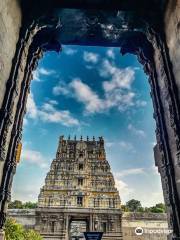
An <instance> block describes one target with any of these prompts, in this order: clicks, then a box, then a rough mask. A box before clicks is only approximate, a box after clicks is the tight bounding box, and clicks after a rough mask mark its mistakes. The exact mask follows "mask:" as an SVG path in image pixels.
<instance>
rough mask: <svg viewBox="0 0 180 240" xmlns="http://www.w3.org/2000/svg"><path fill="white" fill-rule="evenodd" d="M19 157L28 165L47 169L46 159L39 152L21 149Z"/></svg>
mask: <svg viewBox="0 0 180 240" xmlns="http://www.w3.org/2000/svg"><path fill="white" fill-rule="evenodd" d="M21 157H22V160H23V161H26V162H28V163H30V164H34V165H37V166H39V167H40V168H47V167H48V164H47V159H46V158H45V157H44V156H43V155H42V153H41V152H39V151H35V150H30V149H23V150H22V156H21Z"/></svg>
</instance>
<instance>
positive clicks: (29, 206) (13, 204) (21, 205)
mask: <svg viewBox="0 0 180 240" xmlns="http://www.w3.org/2000/svg"><path fill="white" fill-rule="evenodd" d="M36 207H37V203H33V202H25V203H22V202H21V201H19V200H14V201H13V202H10V203H9V204H8V208H9V209H33V208H36Z"/></svg>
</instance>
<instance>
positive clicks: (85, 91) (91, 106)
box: [70, 78, 105, 113]
mask: <svg viewBox="0 0 180 240" xmlns="http://www.w3.org/2000/svg"><path fill="white" fill-rule="evenodd" d="M70 87H71V88H72V89H73V90H74V95H75V97H76V99H77V100H78V101H79V102H82V103H84V104H85V108H86V111H87V112H89V113H94V112H97V111H102V110H103V109H104V107H105V106H104V102H103V100H102V99H100V98H99V96H98V94H97V93H96V92H94V91H93V90H92V89H91V88H90V87H89V86H88V85H87V84H85V83H83V82H82V81H81V80H80V79H78V78H77V79H74V80H73V81H72V82H71V83H70Z"/></svg>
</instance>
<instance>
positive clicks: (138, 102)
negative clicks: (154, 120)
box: [136, 100, 147, 107]
mask: <svg viewBox="0 0 180 240" xmlns="http://www.w3.org/2000/svg"><path fill="white" fill-rule="evenodd" d="M146 105H147V102H146V101H144V100H137V101H136V106H137V107H145V106H146Z"/></svg>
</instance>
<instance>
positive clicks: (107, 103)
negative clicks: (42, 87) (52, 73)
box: [53, 52, 146, 114]
mask: <svg viewBox="0 0 180 240" xmlns="http://www.w3.org/2000/svg"><path fill="white" fill-rule="evenodd" d="M89 54H90V53H89V52H88V53H87V52H84V55H85V56H86V55H87V56H89ZM87 56H86V59H91V60H90V61H96V60H92V59H96V58H98V57H97V56H96V57H92V55H91V54H90V56H91V57H87ZM88 61H89V60H88ZM99 74H100V76H101V77H103V78H106V79H107V78H108V79H109V80H105V81H103V82H102V90H103V94H102V96H100V94H99V93H97V92H95V91H94V90H93V89H92V88H91V87H90V86H89V85H87V84H86V83H84V82H83V81H82V80H81V79H80V78H74V79H72V81H71V82H70V83H68V84H66V83H65V82H63V81H59V83H58V85H57V86H55V87H54V88H53V94H54V95H60V94H63V95H66V96H68V97H73V98H75V99H76V100H77V101H79V102H81V103H83V104H84V106H85V113H86V114H94V113H103V112H107V111H109V110H110V109H111V108H117V109H118V110H119V111H125V110H127V109H128V108H130V107H132V106H139V107H140V106H141V107H142V106H145V105H146V102H145V101H142V100H137V99H136V94H135V93H134V92H133V91H132V89H131V85H132V83H133V81H134V75H135V71H134V69H133V68H130V67H128V68H125V69H120V68H117V67H116V66H115V65H114V64H113V63H111V62H110V61H109V60H107V59H106V60H103V63H102V66H101V67H100V70H99Z"/></svg>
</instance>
